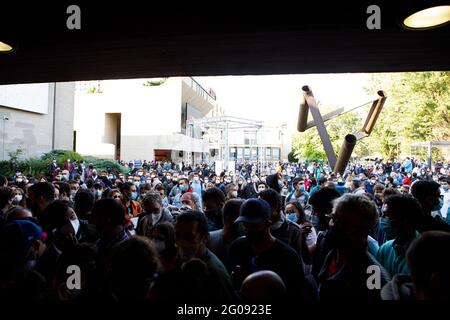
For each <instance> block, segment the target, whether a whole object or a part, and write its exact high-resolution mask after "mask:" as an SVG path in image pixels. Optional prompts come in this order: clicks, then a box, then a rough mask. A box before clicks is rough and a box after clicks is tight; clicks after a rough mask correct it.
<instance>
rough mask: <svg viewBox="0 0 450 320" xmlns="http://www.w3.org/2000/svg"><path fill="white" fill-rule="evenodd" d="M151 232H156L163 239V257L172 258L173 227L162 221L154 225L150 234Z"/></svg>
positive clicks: (173, 253) (174, 249)
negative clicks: (164, 243) (164, 246)
mask: <svg viewBox="0 0 450 320" xmlns="http://www.w3.org/2000/svg"><path fill="white" fill-rule="evenodd" d="M153 230H158V232H159V233H160V234H162V235H163V236H164V238H165V242H166V249H165V250H164V254H163V255H164V256H174V255H175V253H176V248H175V227H174V226H173V224H172V223H170V222H168V221H164V222H161V223H158V224H156V225H155V226H153V227H152V229H151V231H150V234H151V233H152V232H153Z"/></svg>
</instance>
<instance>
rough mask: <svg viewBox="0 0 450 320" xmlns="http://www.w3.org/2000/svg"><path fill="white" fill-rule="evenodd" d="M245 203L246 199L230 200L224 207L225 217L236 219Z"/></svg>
mask: <svg viewBox="0 0 450 320" xmlns="http://www.w3.org/2000/svg"><path fill="white" fill-rule="evenodd" d="M243 203H244V199H231V200H228V201H227V202H226V203H225V205H224V207H223V218H224V219H225V218H226V217H231V218H234V220H236V219H237V218H238V216H239V210H240V208H241V205H242V204H243Z"/></svg>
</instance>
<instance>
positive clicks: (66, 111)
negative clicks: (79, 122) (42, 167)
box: [0, 82, 75, 160]
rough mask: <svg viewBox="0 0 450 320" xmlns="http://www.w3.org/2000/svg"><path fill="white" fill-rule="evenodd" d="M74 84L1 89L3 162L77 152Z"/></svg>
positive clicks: (14, 86)
mask: <svg viewBox="0 0 450 320" xmlns="http://www.w3.org/2000/svg"><path fill="white" fill-rule="evenodd" d="M74 90H75V83H74V82H61V83H37V84H19V85H3V86H0V122H1V123H0V137H1V141H0V143H1V144H0V147H1V149H0V159H6V160H7V159H8V158H9V156H8V153H9V152H14V151H16V150H17V149H18V148H19V147H20V148H22V149H23V150H24V152H23V156H24V157H25V158H31V157H40V156H41V155H42V154H43V153H46V152H49V151H51V150H52V149H63V150H72V149H73V146H74V145H73V129H72V128H73V114H74Z"/></svg>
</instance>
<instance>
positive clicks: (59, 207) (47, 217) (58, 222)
mask: <svg viewBox="0 0 450 320" xmlns="http://www.w3.org/2000/svg"><path fill="white" fill-rule="evenodd" d="M69 208H70V206H69V202H68V201H63V200H55V201H53V202H52V203H50V204H49V205H48V206H47V207H46V208H45V210H44V211H43V212H42V215H41V216H40V218H39V220H40V223H41V225H42V229H44V231H46V232H51V231H52V230H53V229H55V228H60V227H62V226H63V225H65V224H66V223H67V219H66V217H65V215H66V212H67V210H69Z"/></svg>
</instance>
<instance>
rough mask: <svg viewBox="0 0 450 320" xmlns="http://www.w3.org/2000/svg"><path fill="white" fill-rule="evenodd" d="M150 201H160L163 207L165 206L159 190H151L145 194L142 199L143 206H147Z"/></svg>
mask: <svg viewBox="0 0 450 320" xmlns="http://www.w3.org/2000/svg"><path fill="white" fill-rule="evenodd" d="M150 203H158V204H159V205H160V206H161V207H162V206H163V203H162V199H161V195H160V194H159V192H156V191H150V192H149V193H147V194H146V195H145V197H144V199H142V205H143V206H146V205H147V204H150Z"/></svg>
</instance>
